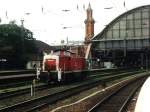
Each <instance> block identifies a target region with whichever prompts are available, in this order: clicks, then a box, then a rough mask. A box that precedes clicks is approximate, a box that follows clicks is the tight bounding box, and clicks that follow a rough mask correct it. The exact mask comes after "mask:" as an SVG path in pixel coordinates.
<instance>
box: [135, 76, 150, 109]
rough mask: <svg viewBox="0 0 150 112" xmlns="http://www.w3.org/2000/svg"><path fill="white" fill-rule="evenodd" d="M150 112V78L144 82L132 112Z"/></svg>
mask: <svg viewBox="0 0 150 112" xmlns="http://www.w3.org/2000/svg"><path fill="white" fill-rule="evenodd" d="M149 111H150V77H149V78H148V79H147V80H146V81H145V83H144V85H143V86H142V88H141V91H140V93H139V96H138V99H137V103H136V107H135V111H134V112H149Z"/></svg>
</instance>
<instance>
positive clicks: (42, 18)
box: [0, 0, 150, 44]
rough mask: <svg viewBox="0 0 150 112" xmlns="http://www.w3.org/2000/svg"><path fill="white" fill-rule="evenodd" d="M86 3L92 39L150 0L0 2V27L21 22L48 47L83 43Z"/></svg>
mask: <svg viewBox="0 0 150 112" xmlns="http://www.w3.org/2000/svg"><path fill="white" fill-rule="evenodd" d="M89 2H90V4H91V7H92V9H93V18H94V19H95V21H96V23H95V35H96V34H98V33H100V32H101V31H102V30H103V28H104V27H105V25H107V24H109V23H110V22H111V21H112V20H113V19H114V18H116V17H117V16H119V15H120V14H122V13H124V12H126V11H127V10H130V9H133V8H135V7H139V6H143V5H149V4H150V0H0V18H1V24H3V23H9V21H11V20H16V23H17V24H18V25H20V24H21V22H20V20H21V19H24V26H25V27H26V28H27V29H29V30H31V31H32V32H33V34H34V38H36V39H37V40H42V41H44V42H46V43H48V44H52V43H60V41H61V40H65V41H66V39H67V37H68V40H75V41H77V40H84V37H85V24H84V20H85V18H86V9H87V7H88V4H89ZM64 27H65V29H64ZM66 27H67V28H66Z"/></svg>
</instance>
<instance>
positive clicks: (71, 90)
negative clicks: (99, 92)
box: [0, 72, 135, 112]
mask: <svg viewBox="0 0 150 112" xmlns="http://www.w3.org/2000/svg"><path fill="white" fill-rule="evenodd" d="M127 74H128V75H129V74H135V73H133V72H132V73H131V72H130V73H122V76H123V75H127ZM117 76H118V75H117ZM118 77H120V76H118ZM114 78H116V76H108V77H105V78H102V79H101V80H100V79H99V80H91V82H84V84H79V85H74V86H72V87H71V86H70V87H67V88H65V89H62V90H61V91H57V90H56V92H53V93H52V94H48V95H45V96H41V97H38V98H35V99H32V100H28V101H24V102H21V103H18V104H15V105H11V106H8V107H4V108H2V109H0V111H2V112H11V111H12V110H13V111H15V112H20V110H24V112H29V111H33V110H36V109H37V108H40V107H42V106H44V105H48V104H51V103H54V102H56V101H58V100H60V99H63V98H65V97H68V96H71V95H73V94H76V93H78V92H81V91H84V90H86V89H89V88H92V87H94V86H96V85H98V84H99V83H100V82H101V81H102V80H109V81H110V80H112V79H113V80H114Z"/></svg>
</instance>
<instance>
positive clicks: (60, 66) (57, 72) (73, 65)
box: [41, 50, 85, 81]
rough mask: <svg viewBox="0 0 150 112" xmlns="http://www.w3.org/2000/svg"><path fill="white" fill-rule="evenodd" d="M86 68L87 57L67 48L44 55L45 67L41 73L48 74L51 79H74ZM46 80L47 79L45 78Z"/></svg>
mask: <svg viewBox="0 0 150 112" xmlns="http://www.w3.org/2000/svg"><path fill="white" fill-rule="evenodd" d="M84 68H85V59H84V58H82V57H79V56H75V55H74V53H71V52H70V51H65V50H57V51H55V52H54V53H51V54H48V55H45V56H44V57H43V67H42V70H43V71H42V72H41V75H43V74H46V75H47V76H46V78H47V79H48V80H49V81H51V80H53V81H64V80H66V79H69V80H70V79H73V78H74V77H76V76H78V75H76V76H75V75H73V74H74V73H75V72H76V73H79V72H80V73H81V72H82V71H83V70H84ZM44 80H45V79H44Z"/></svg>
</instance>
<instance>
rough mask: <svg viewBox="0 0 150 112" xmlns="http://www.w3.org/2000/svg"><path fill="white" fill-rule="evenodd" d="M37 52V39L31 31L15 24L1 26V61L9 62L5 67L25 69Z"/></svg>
mask: <svg viewBox="0 0 150 112" xmlns="http://www.w3.org/2000/svg"><path fill="white" fill-rule="evenodd" d="M36 52H37V48H36V46H35V39H34V38H33V34H32V32H31V31H30V30H28V29H26V28H24V27H20V26H18V25H16V24H15V23H14V22H13V23H10V24H2V25H0V59H6V60H7V62H5V64H6V65H5V66H7V67H8V68H10V67H23V66H25V63H26V62H27V61H28V59H29V56H30V55H31V54H36ZM1 66H2V65H1V62H0V67H1ZM3 66H4V65H3Z"/></svg>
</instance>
